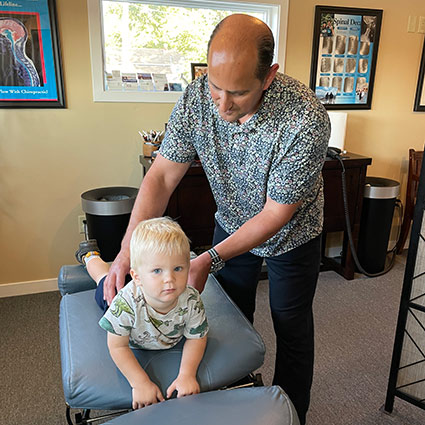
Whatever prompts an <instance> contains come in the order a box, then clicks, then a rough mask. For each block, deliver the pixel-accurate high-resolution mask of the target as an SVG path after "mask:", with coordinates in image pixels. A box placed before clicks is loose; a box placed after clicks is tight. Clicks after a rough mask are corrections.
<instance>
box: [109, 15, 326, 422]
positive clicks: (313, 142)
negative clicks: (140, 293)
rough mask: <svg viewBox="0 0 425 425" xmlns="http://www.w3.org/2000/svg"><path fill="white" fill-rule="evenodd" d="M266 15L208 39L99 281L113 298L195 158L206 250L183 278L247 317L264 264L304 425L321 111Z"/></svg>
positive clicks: (284, 377)
mask: <svg viewBox="0 0 425 425" xmlns="http://www.w3.org/2000/svg"><path fill="white" fill-rule="evenodd" d="M273 49H274V41H273V35H272V33H271V31H270V29H269V28H268V27H267V25H265V24H264V23H263V22H262V21H260V20H258V19H256V18H253V17H250V16H248V15H239V14H236V15H231V16H229V17H227V18H225V19H224V20H223V21H222V22H221V23H220V24H219V25H218V26H217V27H216V29H215V30H214V32H213V34H212V36H211V39H210V42H209V45H208V75H207V76H204V77H200V78H198V79H196V80H195V81H194V82H192V83H191V84H190V85H189V86H188V88H187V89H186V91H185V93H184V94H183V95H182V97H181V98H180V99H179V101H178V102H177V104H176V106H175V108H174V110H173V113H172V115H171V117H170V120H169V123H168V126H167V133H166V135H165V138H164V141H163V142H162V146H161V149H160V154H159V155H158V156H157V158H156V159H155V162H154V164H153V165H152V167H151V168H150V170H149V172H148V173H147V174H146V176H145V178H144V179H143V183H142V185H141V187H140V191H139V194H138V196H137V199H136V202H135V205H134V209H133V212H132V215H131V218H130V223H129V226H128V229H127V232H126V235H125V237H124V239H123V242H122V249H121V251H120V253H119V254H118V256H117V258H116V259H115V261H114V263H113V264H112V267H111V269H110V273H109V278H108V280H107V281H106V282H105V299H106V300H107V301H108V303H109V302H110V301H111V299H112V297H113V296H114V294H115V290H116V289H120V288H121V287H122V286H123V284H124V274H125V273H127V272H128V269H129V260H128V257H129V255H128V245H129V239H130V236H131V232H132V230H133V229H134V227H135V226H136V225H137V223H138V222H140V221H141V220H144V219H147V218H150V217H156V216H160V215H162V214H163V212H164V210H165V208H166V206H167V203H168V200H169V197H170V196H171V194H172V192H173V191H174V189H175V187H176V186H177V184H178V183H179V181H180V180H181V179H182V177H183V176H184V175H185V173H186V171H187V170H188V168H189V166H190V163H191V162H192V160H193V159H194V157H195V155H196V154H198V155H199V158H200V160H201V162H202V165H203V168H204V170H205V173H206V175H207V177H208V180H209V183H210V186H211V189H212V191H213V194H214V197H215V201H216V204H217V213H216V229H215V234H214V241H213V249H211V250H209V251H207V252H205V253H203V254H201V255H200V256H198V257H197V258H196V259H194V260H192V262H191V267H190V276H189V284H190V285H192V286H194V287H195V288H197V289H199V290H200V291H202V289H203V288H204V285H205V281H206V279H207V277H208V273H209V272H210V271H211V272H218V273H217V278H218V280H219V281H220V283H221V285H222V286H223V287H224V289H225V290H226V291H227V292H228V294H229V295H230V297H231V298H233V300H234V301H235V302H236V303H237V305H238V306H239V307H240V309H241V310H242V311H243V312H244V314H245V315H246V316H247V318H248V319H249V320H250V321H251V322H252V321H253V315H254V310H255V293H256V287H257V283H258V277H259V274H260V271H261V265H262V262H263V258H265V260H266V263H267V266H268V275H269V281H270V305H271V310H272V317H273V325H274V329H275V332H276V338H277V339H276V341H277V355H276V368H275V376H274V380H273V383H274V384H278V385H281V386H282V388H283V389H284V390H285V391H286V392H287V394H288V395H289V397H290V398H291V400H292V402H293V403H294V405H295V407H296V409H297V412H298V415H299V417H300V421H301V423H305V416H306V412H307V410H308V405H309V399H310V387H311V383H312V375H313V354H314V348H313V315H312V302H313V296H314V292H315V288H316V283H317V278H318V272H319V265H320V235H321V230H322V221H323V187H322V186H323V182H322V177H321V169H322V165H323V161H324V158H325V153H326V148H327V143H328V139H329V133H330V126H329V119H328V116H327V113H326V111H325V109H324V108H323V106H322V105H321V104H320V102H319V101H318V100H317V98H316V97H315V96H314V94H313V93H312V92H311V90H309V89H308V88H307V87H305V86H304V85H303V84H301V83H300V82H298V81H296V80H294V79H292V78H290V77H287V76H284V75H282V74H278V73H277V71H278V67H279V66H278V65H277V64H272V60H273Z"/></svg>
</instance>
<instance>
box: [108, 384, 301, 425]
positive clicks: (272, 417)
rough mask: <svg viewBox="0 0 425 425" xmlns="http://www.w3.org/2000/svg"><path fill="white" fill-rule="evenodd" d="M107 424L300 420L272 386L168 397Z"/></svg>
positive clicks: (257, 424) (268, 424) (255, 424)
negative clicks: (168, 398) (170, 398)
mask: <svg viewBox="0 0 425 425" xmlns="http://www.w3.org/2000/svg"><path fill="white" fill-rule="evenodd" d="M107 424H108V425H148V424H155V425H170V424H173V425H195V424H202V425H218V424H232V425H299V421H298V417H297V414H296V412H295V409H294V407H293V405H292V403H291V402H290V400H289V399H288V396H287V395H286V394H285V393H284V392H283V391H282V389H281V388H280V387H278V386H274V387H256V388H240V389H235V390H229V391H212V392H209V393H202V394H196V395H193V396H187V397H183V398H180V399H172V400H167V401H164V402H162V403H158V404H154V405H152V406H148V407H144V408H143V409H139V410H135V411H133V412H130V413H126V414H124V415H122V416H119V417H117V418H115V419H113V420H111V421H109V422H107ZM105 425H106V424H105Z"/></svg>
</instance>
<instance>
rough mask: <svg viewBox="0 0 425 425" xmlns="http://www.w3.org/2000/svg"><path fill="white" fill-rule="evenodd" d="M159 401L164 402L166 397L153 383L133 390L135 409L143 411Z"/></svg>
mask: <svg viewBox="0 0 425 425" xmlns="http://www.w3.org/2000/svg"><path fill="white" fill-rule="evenodd" d="M158 401H164V396H163V395H162V393H161V390H160V389H159V388H158V387H157V386H156V385H155V384H154V383H153V382H152V381H150V380H149V381H146V382H145V383H144V384H143V385H140V386H139V385H138V386H135V387H134V388H133V404H132V406H133V409H141V408H142V407H145V406H150V405H151V404H155V403H158Z"/></svg>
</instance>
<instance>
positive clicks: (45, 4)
mask: <svg viewBox="0 0 425 425" xmlns="http://www.w3.org/2000/svg"><path fill="white" fill-rule="evenodd" d="M0 107H2V108H63V107H65V101H64V91H63V78H62V68H61V57H60V51H59V39H58V32H57V28H56V10H55V2H54V0H13V1H0Z"/></svg>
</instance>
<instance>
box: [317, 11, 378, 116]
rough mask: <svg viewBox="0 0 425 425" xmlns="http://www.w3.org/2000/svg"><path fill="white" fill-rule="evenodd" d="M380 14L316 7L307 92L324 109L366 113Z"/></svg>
mask: <svg viewBox="0 0 425 425" xmlns="http://www.w3.org/2000/svg"><path fill="white" fill-rule="evenodd" d="M381 22H382V10H376V9H357V8H351V7H331V6H316V13H315V19H314V34H313V51H312V58H311V74H310V88H311V89H312V90H313V91H314V92H315V93H316V96H317V97H318V98H319V99H320V101H321V102H322V103H323V104H324V106H325V108H326V109H370V108H371V103H372V92H373V83H374V79H375V69H376V59H377V55H378V45H379V36H380V32H381Z"/></svg>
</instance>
